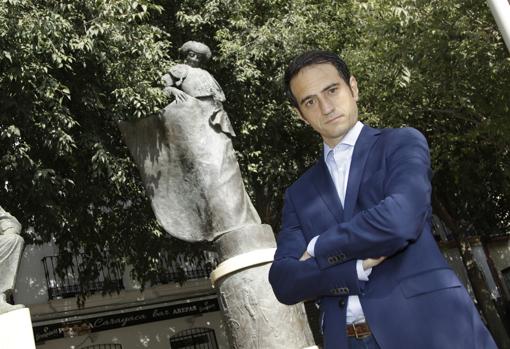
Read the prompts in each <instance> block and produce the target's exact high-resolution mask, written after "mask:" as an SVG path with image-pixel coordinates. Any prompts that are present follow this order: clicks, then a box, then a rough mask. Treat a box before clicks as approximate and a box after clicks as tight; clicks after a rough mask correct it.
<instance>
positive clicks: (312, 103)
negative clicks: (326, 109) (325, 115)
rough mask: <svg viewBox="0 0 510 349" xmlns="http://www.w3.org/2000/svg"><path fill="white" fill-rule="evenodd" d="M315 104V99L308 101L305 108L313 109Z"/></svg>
mask: <svg viewBox="0 0 510 349" xmlns="http://www.w3.org/2000/svg"><path fill="white" fill-rule="evenodd" d="M314 104H315V100H313V99H308V100H307V101H306V102H305V106H306V107H311V106H312V105H314Z"/></svg>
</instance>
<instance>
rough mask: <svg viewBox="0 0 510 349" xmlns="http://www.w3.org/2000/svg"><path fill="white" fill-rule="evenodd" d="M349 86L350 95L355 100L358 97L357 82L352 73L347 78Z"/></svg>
mask: <svg viewBox="0 0 510 349" xmlns="http://www.w3.org/2000/svg"><path fill="white" fill-rule="evenodd" d="M349 87H350V88H351V93H352V97H354V100H355V101H356V102H357V101H358V99H359V90H358V82H357V81H356V78H355V77H354V76H353V75H351V78H350V79H349Z"/></svg>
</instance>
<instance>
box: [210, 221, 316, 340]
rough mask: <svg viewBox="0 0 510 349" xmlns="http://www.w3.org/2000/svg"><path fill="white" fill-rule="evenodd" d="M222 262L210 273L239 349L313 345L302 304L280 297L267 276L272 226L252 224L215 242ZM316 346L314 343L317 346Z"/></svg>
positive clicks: (271, 251)
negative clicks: (291, 303) (283, 302)
mask: <svg viewBox="0 0 510 349" xmlns="http://www.w3.org/2000/svg"><path fill="white" fill-rule="evenodd" d="M214 246H215V248H216V251H217V252H218V255H219V259H220V264H219V265H218V267H217V268H216V269H215V270H214V271H213V272H212V274H211V281H212V282H213V286H214V287H215V288H216V289H217V290H218V294H219V297H220V304H221V307H222V311H223V315H224V317H225V322H226V324H227V329H228V334H229V337H230V341H231V344H232V346H233V347H234V348H235V349H272V348H274V349H277V348H286V349H302V348H314V347H315V346H314V344H313V337H312V333H311V331H310V327H309V325H308V322H307V320H306V314H305V309H304V306H303V304H302V303H301V304H298V305H294V306H290V307H289V306H286V305H283V304H281V303H279V302H278V300H277V299H276V297H275V296H274V294H273V291H272V289H271V286H270V284H269V281H268V273H269V267H270V262H271V261H272V259H273V255H274V251H275V249H276V242H275V239H274V234H273V231H272V229H271V227H270V226H269V225H266V224H253V225H248V226H245V227H243V228H241V229H237V230H235V231H231V232H228V233H226V234H224V235H222V236H220V237H219V238H217V239H216V240H215V241H214ZM315 348H316V347H315Z"/></svg>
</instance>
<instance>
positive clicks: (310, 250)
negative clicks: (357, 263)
mask: <svg viewBox="0 0 510 349" xmlns="http://www.w3.org/2000/svg"><path fill="white" fill-rule="evenodd" d="M318 238H319V235H317V236H316V237H314V238H313V239H312V240H310V242H309V243H308V247H307V248H306V252H308V254H309V255H310V256H312V257H315V243H316V242H317V239H318ZM361 269H363V268H361Z"/></svg>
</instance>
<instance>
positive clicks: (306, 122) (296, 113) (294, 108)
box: [292, 107, 310, 125]
mask: <svg viewBox="0 0 510 349" xmlns="http://www.w3.org/2000/svg"><path fill="white" fill-rule="evenodd" d="M292 111H293V112H294V115H296V116H297V117H298V118H300V119H301V121H303V122H304V123H305V124H307V125H310V123H309V122H308V121H307V120H306V119H305V118H304V117H303V114H301V111H300V110H299V108H296V107H293V108H292Z"/></svg>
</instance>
